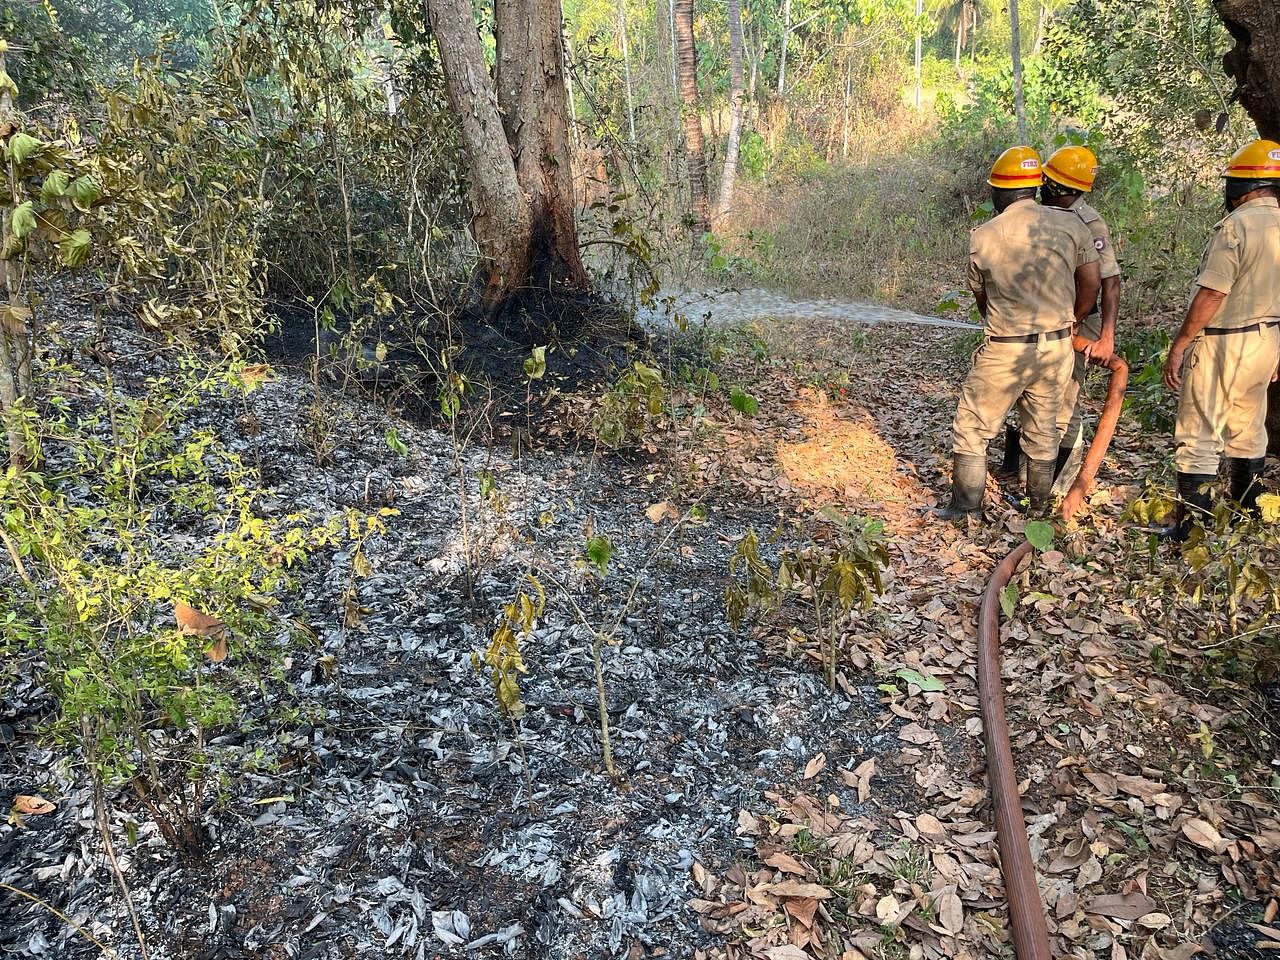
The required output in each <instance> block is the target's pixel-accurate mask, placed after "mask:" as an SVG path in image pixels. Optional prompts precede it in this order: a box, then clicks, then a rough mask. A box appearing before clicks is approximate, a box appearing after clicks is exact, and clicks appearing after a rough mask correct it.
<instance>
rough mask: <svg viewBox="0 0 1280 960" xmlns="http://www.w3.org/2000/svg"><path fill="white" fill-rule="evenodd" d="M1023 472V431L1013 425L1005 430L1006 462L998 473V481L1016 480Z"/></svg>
mask: <svg viewBox="0 0 1280 960" xmlns="http://www.w3.org/2000/svg"><path fill="white" fill-rule="evenodd" d="M1021 472H1022V431H1021V430H1019V429H1018V428H1017V427H1015V426H1014V425H1013V424H1012V423H1010V424H1006V425H1005V428H1004V462H1003V463H1001V464H1000V469H998V470H997V471H996V479H997V480H1016V479H1017V478H1018V474H1019V473H1021Z"/></svg>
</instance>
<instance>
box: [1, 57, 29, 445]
mask: <svg viewBox="0 0 1280 960" xmlns="http://www.w3.org/2000/svg"><path fill="white" fill-rule="evenodd" d="M5 59H6V58H5V54H4V51H2V50H0V73H4V74H5V75H6V76H8V72H7V64H6V63H5ZM19 125H20V121H19V117H18V112H17V110H16V109H15V108H14V105H13V97H12V95H11V93H10V91H9V89H8V88H4V89H0V128H3V129H4V130H5V131H8V132H6V133H5V134H4V137H5V139H4V141H3V143H4V144H5V145H7V143H8V137H9V135H10V132H12V131H14V130H16V129H18V127H19ZM5 173H6V174H7V178H6V180H7V182H6V183H5V188H6V190H7V192H8V196H7V197H6V198H5V202H3V203H0V217H2V218H3V224H0V245H3V246H5V247H7V246H9V240H10V234H11V233H12V219H13V209H12V207H13V204H14V202H15V201H14V200H13V199H12V197H13V196H14V184H13V182H12V180H11V179H8V178H12V177H13V176H14V175H15V174H14V168H13V165H12V164H11V163H10V164H5ZM0 294H3V295H4V298H5V300H4V304H5V305H4V306H3V307H2V308H0V309H2V310H3V316H0V415H2V416H3V418H4V420H5V421H6V422H5V433H6V436H7V440H8V447H9V466H10V467H11V468H14V469H20V468H22V467H25V466H26V465H27V463H28V462H29V460H30V455H29V454H30V451H28V449H27V443H26V437H25V436H24V435H23V431H22V427H21V426H20V425H19V423H18V419H17V417H16V412H17V409H18V407H19V406H21V405H23V404H25V403H29V402H30V401H31V399H32V396H33V392H34V391H33V388H32V382H31V352H32V346H33V344H32V341H33V339H34V336H35V319H34V317H33V316H32V312H31V310H29V309H28V308H27V307H26V305H25V304H24V303H23V302H22V293H21V290H20V289H19V280H18V278H17V277H16V276H15V275H14V268H13V264H12V262H11V261H9V260H0Z"/></svg>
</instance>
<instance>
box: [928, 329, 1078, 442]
mask: <svg viewBox="0 0 1280 960" xmlns="http://www.w3.org/2000/svg"><path fill="white" fill-rule="evenodd" d="M1074 357H1075V351H1073V350H1072V349H1071V338H1070V337H1062V338H1060V339H1058V340H1044V339H1043V338H1042V339H1039V340H1037V341H1036V342H1034V343H996V342H995V341H993V340H990V339H988V340H985V341H983V344H982V346H981V347H979V348H978V352H977V353H976V354H974V358H973V369H972V370H970V371H969V376H968V379H966V380H965V382H964V386H963V387H961V388H960V403H959V405H958V406H957V407H956V419H955V423H954V424H953V426H952V433H953V440H952V450H953V452H955V453H960V454H968V455H970V456H975V457H983V456H986V453H987V444H988V443H990V442H991V440H992V438H993V437H995V435H996V434H997V433H999V432H1000V428H1001V427H1002V426H1003V424H1004V418H1005V417H1006V416H1008V415H1009V411H1010V410H1012V409H1013V408H1014V406H1015V405H1017V406H1018V408H1019V411H1020V417H1021V420H1022V449H1023V451H1024V452H1025V453H1026V455H1027V456H1028V457H1030V458H1031V459H1032V460H1052V459H1054V457H1056V456H1057V454H1058V437H1059V431H1058V417H1059V412H1060V411H1061V409H1062V404H1063V396H1064V395H1065V393H1066V390H1067V386H1068V384H1070V383H1071V374H1072V371H1073V369H1074V361H1073V358H1074Z"/></svg>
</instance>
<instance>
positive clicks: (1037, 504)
mask: <svg viewBox="0 0 1280 960" xmlns="http://www.w3.org/2000/svg"><path fill="white" fill-rule="evenodd" d="M1055 467H1056V463H1055V462H1054V461H1053V460H1033V459H1031V458H1030V457H1028V458H1027V502H1028V507H1027V513H1028V514H1029V515H1030V516H1033V517H1042V516H1044V515H1045V514H1046V513H1048V512H1049V507H1050V506H1052V504H1053V478H1054V476H1055V475H1056V474H1057V471H1056V470H1055V469H1054V468H1055Z"/></svg>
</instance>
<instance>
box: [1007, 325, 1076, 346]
mask: <svg viewBox="0 0 1280 960" xmlns="http://www.w3.org/2000/svg"><path fill="white" fill-rule="evenodd" d="M1069 336H1071V328H1070V327H1063V328H1062V329H1061V330H1051V331H1049V332H1048V333H1028V334H1027V335H1026V336H1025V337H987V339H988V340H990V341H991V342H992V343H1036V342H1038V341H1040V340H1061V339H1062V338H1063V337H1069Z"/></svg>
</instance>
